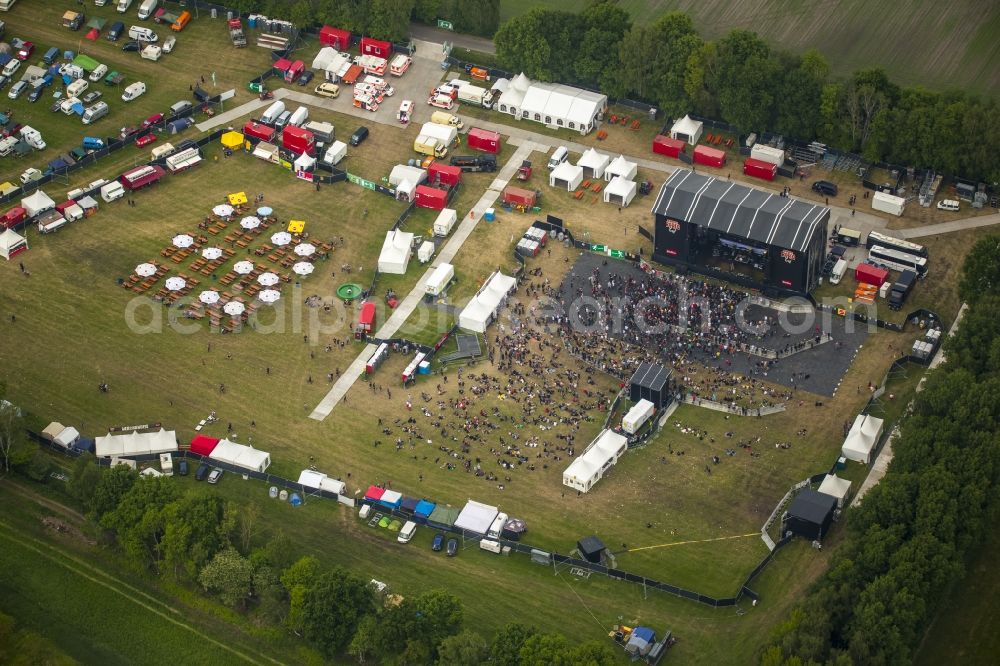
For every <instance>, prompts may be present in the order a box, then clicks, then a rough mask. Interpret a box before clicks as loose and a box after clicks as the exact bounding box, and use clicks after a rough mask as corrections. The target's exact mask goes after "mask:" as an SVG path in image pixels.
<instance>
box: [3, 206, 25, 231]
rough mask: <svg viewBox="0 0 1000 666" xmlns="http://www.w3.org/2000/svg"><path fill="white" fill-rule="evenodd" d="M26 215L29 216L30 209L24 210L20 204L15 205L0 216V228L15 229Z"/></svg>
mask: <svg viewBox="0 0 1000 666" xmlns="http://www.w3.org/2000/svg"><path fill="white" fill-rule="evenodd" d="M26 217H28V211H26V210H24V209H23V208H21V207H20V206H14V207H13V208H11V209H10V210H9V211H7V212H6V213H4V214H3V215H2V216H0V229H13V228H14V227H16V226H17V225H18V224H20V223H21V222H22V221H23V220H24V218H26Z"/></svg>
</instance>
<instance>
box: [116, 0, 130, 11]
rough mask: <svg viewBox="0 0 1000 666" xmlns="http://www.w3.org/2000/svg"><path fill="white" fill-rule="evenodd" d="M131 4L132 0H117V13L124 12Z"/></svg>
mask: <svg viewBox="0 0 1000 666" xmlns="http://www.w3.org/2000/svg"><path fill="white" fill-rule="evenodd" d="M131 6H132V0H118V13H119V14H124V13H125V12H127V11H128V8H129V7H131Z"/></svg>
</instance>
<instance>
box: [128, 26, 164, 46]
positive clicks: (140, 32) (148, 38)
mask: <svg viewBox="0 0 1000 666" xmlns="http://www.w3.org/2000/svg"><path fill="white" fill-rule="evenodd" d="M128 38H129V39H134V40H136V41H139V42H150V43H153V42H156V41H157V40H158V39H159V37H158V36H157V35H156V33H155V32H153V31H152V30H150V29H149V28H143V27H142V26H141V25H133V26H132V27H131V28H129V29H128Z"/></svg>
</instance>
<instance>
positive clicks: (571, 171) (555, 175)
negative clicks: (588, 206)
mask: <svg viewBox="0 0 1000 666" xmlns="http://www.w3.org/2000/svg"><path fill="white" fill-rule="evenodd" d="M582 181H583V167H579V166H577V165H575V164H571V163H569V162H562V163H561V164H560V165H559V166H557V167H556V168H555V169H553V170H552V173H550V174H549V187H565V188H566V190H567V191H569V192H572V191H573V190H575V189H576V188H578V187H579V186H580V183H581V182H582Z"/></svg>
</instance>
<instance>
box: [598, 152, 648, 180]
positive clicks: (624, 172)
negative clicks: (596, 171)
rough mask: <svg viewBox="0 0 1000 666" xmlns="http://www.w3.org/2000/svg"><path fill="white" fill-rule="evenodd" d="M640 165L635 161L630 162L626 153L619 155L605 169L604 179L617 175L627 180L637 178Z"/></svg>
mask: <svg viewBox="0 0 1000 666" xmlns="http://www.w3.org/2000/svg"><path fill="white" fill-rule="evenodd" d="M638 170H639V166H638V165H637V164H636V163H635V162H629V161H628V160H627V159H625V156H624V155H619V156H618V157H616V158H615V159H614V161H613V162H612V163H611V164H609V165H608V168H607V169H605V170H604V180H608V181H610V180H614V178H615V176H621V177H622V178H624V179H625V180H635V174H636V172H637V171H638Z"/></svg>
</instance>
